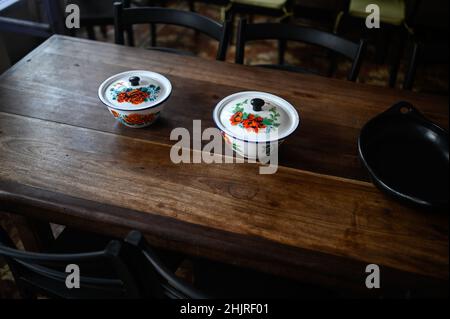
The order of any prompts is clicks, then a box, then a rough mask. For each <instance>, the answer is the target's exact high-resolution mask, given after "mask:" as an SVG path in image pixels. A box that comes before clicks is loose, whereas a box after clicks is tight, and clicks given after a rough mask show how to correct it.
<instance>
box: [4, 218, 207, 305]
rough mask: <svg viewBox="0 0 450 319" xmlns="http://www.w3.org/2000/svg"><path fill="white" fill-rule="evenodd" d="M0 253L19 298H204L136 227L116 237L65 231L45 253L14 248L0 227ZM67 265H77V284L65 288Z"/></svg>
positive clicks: (175, 262) (172, 260) (174, 262)
mask: <svg viewBox="0 0 450 319" xmlns="http://www.w3.org/2000/svg"><path fill="white" fill-rule="evenodd" d="M99 247H102V248H99ZM0 256H2V257H4V258H5V260H6V262H7V264H8V265H9V267H10V269H11V271H12V273H13V276H14V279H15V281H16V283H17V285H18V287H19V290H20V292H21V294H22V296H23V297H24V298H34V297H36V296H45V297H50V298H64V299H112V298H113V299H129V298H133V299H135V298H146V299H147V298H148V299H151V298H153V299H154V298H158V299H160V298H161V299H162V298H171V299H179V298H183V299H186V298H189V299H199V298H206V295H204V294H202V293H201V292H199V291H197V290H196V289H195V288H193V287H192V286H191V285H190V284H188V283H186V282H184V281H183V280H182V279H180V278H178V277H176V276H175V275H174V269H176V268H177V267H178V264H179V262H178V260H177V261H175V259H177V258H173V256H174V255H170V253H168V254H164V253H161V252H156V251H155V250H153V249H152V248H151V247H150V245H149V244H148V243H147V242H146V241H145V239H144V237H143V236H142V235H141V233H139V232H137V231H132V232H131V233H130V234H129V235H128V236H127V237H126V239H125V240H124V241H121V240H114V239H113V240H110V239H109V238H105V237H103V236H99V235H95V234H90V233H81V232H79V231H74V230H70V229H69V230H64V231H63V233H62V234H61V235H60V236H59V237H58V239H57V240H55V242H54V244H53V245H52V247H50V248H49V249H48V252H46V253H34V252H25V251H21V250H18V249H17V248H16V247H15V245H14V244H13V242H12V240H11V239H10V238H9V236H8V234H7V233H6V232H5V231H4V230H3V229H2V228H1V227H0ZM159 256H163V257H164V258H163V259H164V261H163V260H162V259H161V258H160V257H159ZM168 256H169V257H168ZM171 257H172V258H171ZM70 264H75V265H77V266H79V269H80V288H79V289H68V288H67V286H66V284H65V281H66V278H67V276H68V274H67V273H66V272H65V269H66V266H67V265H70ZM175 265H177V266H175Z"/></svg>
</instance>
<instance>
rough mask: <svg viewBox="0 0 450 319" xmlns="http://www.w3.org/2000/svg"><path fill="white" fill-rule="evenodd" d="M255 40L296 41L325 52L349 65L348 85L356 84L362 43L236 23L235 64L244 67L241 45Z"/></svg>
mask: <svg viewBox="0 0 450 319" xmlns="http://www.w3.org/2000/svg"><path fill="white" fill-rule="evenodd" d="M255 40H282V41H297V42H303V43H307V44H312V45H316V46H319V47H323V48H326V49H328V50H330V51H332V52H335V53H338V54H341V55H343V56H345V57H346V58H348V59H350V60H351V61H353V64H352V68H351V70H350V73H349V75H348V79H349V80H350V81H356V78H357V77H358V74H359V70H360V67H361V63H362V57H363V54H364V51H365V47H366V41H365V40H361V41H360V43H359V44H358V43H354V42H351V41H349V40H347V39H344V38H341V37H339V36H337V35H335V34H332V33H328V32H324V31H320V30H316V29H312V28H306V27H302V26H297V25H291V24H287V23H258V24H248V23H247V20H246V19H242V20H241V21H240V23H239V30H238V39H237V47H236V63H239V64H243V63H244V51H245V44H246V42H248V41H255Z"/></svg>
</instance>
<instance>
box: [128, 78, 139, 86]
mask: <svg viewBox="0 0 450 319" xmlns="http://www.w3.org/2000/svg"><path fill="white" fill-rule="evenodd" d="M128 81H130V83H131V86H138V85H139V82H140V81H141V79H140V78H139V77H138V76H132V77H131V78H129V79H128Z"/></svg>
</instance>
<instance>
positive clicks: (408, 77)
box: [403, 39, 449, 90]
mask: <svg viewBox="0 0 450 319" xmlns="http://www.w3.org/2000/svg"><path fill="white" fill-rule="evenodd" d="M448 53H449V45H448V42H447V40H445V41H442V42H439V43H433V42H424V41H419V40H417V39H414V41H413V43H412V48H411V52H410V56H409V62H408V67H407V70H406V73H405V80H404V82H403V89H405V90H412V88H413V86H414V82H415V79H416V72H417V68H418V67H419V65H421V64H423V65H432V64H448V60H449V59H448Z"/></svg>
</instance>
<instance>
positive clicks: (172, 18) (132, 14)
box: [114, 3, 229, 61]
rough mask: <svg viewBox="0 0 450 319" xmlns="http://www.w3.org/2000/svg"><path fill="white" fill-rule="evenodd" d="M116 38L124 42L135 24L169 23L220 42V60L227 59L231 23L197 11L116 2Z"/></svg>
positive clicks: (117, 40)
mask: <svg viewBox="0 0 450 319" xmlns="http://www.w3.org/2000/svg"><path fill="white" fill-rule="evenodd" d="M114 17H115V40H116V43H117V44H122V45H123V44H124V34H123V33H124V31H125V30H126V28H127V27H129V26H131V25H135V24H169V25H178V26H183V27H186V28H190V29H194V30H196V31H198V32H200V33H203V34H205V35H207V36H209V37H210V38H212V39H215V40H217V41H218V42H219V49H218V52H217V59H218V60H222V61H223V60H225V57H226V51H227V47H228V34H229V23H224V24H221V23H219V22H217V21H214V20H212V19H210V18H208V17H205V16H202V15H200V14H198V13H195V12H189V11H182V10H176V9H167V8H159V7H139V8H126V7H124V5H123V4H122V3H115V4H114Z"/></svg>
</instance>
